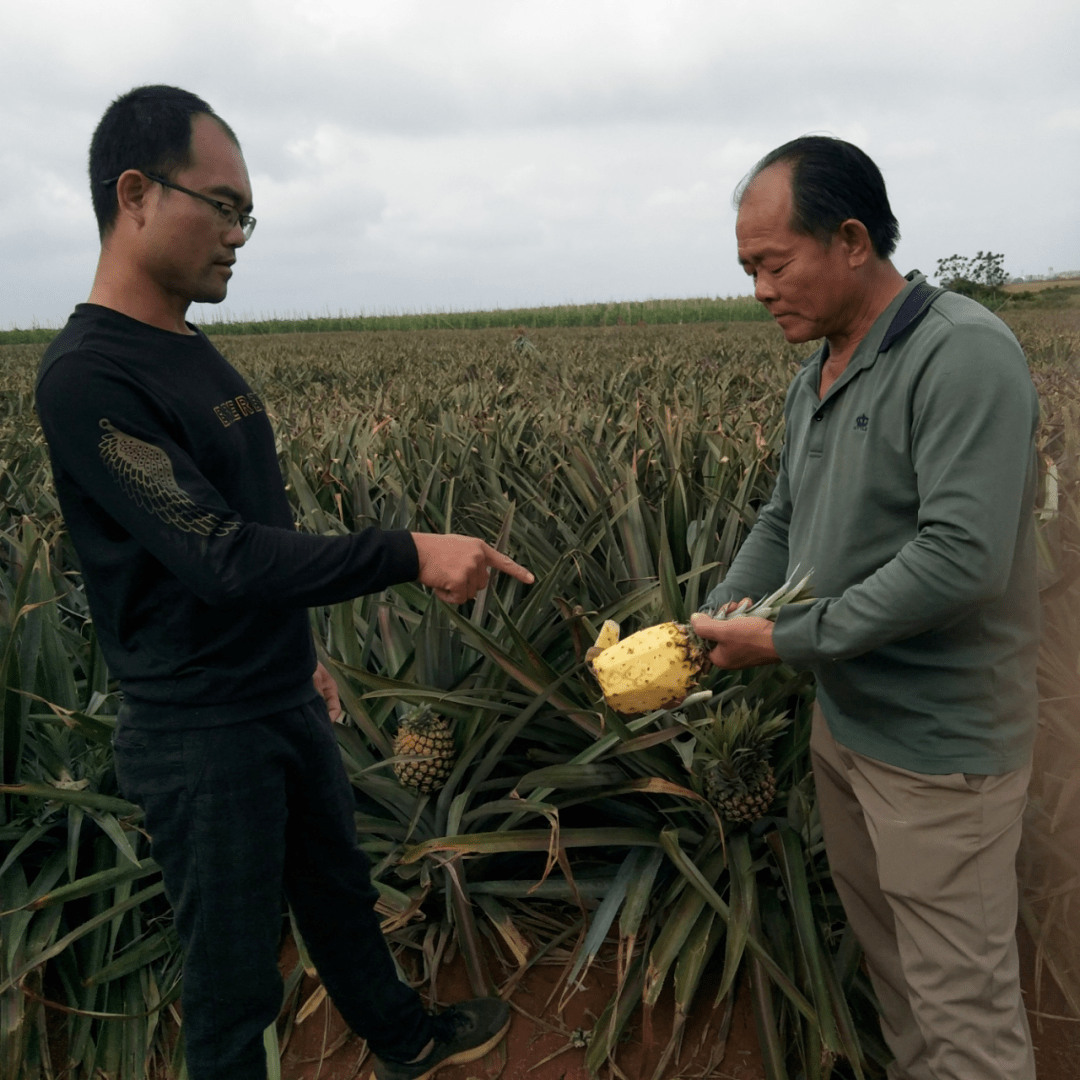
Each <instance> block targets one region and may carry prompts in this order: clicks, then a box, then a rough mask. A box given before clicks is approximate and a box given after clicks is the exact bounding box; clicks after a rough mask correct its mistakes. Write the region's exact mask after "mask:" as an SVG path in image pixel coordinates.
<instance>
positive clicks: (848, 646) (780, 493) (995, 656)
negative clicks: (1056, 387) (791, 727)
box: [707, 272, 1039, 774]
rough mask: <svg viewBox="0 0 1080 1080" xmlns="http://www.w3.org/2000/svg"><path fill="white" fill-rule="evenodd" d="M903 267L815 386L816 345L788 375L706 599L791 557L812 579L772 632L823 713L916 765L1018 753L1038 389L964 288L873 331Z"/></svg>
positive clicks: (1032, 698)
mask: <svg viewBox="0 0 1080 1080" xmlns="http://www.w3.org/2000/svg"><path fill="white" fill-rule="evenodd" d="M922 280H924V279H923V276H922V275H921V274H919V273H917V272H915V273H912V274H909V275H908V285H907V286H906V287H905V288H904V289H903V290H902V291H901V293H900V294H899V295H898V296H897V297H896V298H895V299H894V300H893V302H892V303H891V304H890V305H889V307H888V308H887V309H886V310H885V311H884V312H883V313H882V315H881V316H880V317H879V318H878V319H877V321H876V322H875V323H874V325H873V327H872V328H871V330H870V332H869V333H868V334H867V335H866V337H865V338H864V339H863V340H862V341H861V342H860V343H859V346H858V348H857V349H856V351H855V354H854V355H853V356H852V358H851V361H850V363H849V364H848V366H847V369H846V370H845V371H844V373H843V375H842V376H841V377H840V378H839V379H838V380H837V381H836V383H835V384H834V385H833V386H832V387H831V388H830V389H829V392H828V393H827V394H826V395H825V398H824V399H823V400H820V399H819V398H818V386H819V385H820V380H821V366H822V363H823V360H824V357H825V355H826V351H827V349H826V348H822V349H821V350H819V351H818V352H817V353H816V354H815V355H814V356H812V357H810V359H809V360H807V361H806V363H805V364H804V365H803V367H802V369H801V370H800V371H799V373H798V374H797V375H796V377H795V379H794V381H793V382H792V384H791V387H790V389H789V391H788V395H787V401H786V405H785V410H784V415H785V422H786V429H785V443H784V448H783V451H782V455H781V460H780V468H779V472H778V475H777V482H776V488H775V490H774V492H773V495H772V498H771V499H770V501H769V503H768V504H767V505H766V506H765V507H764V508H763V509H762V510H761V512H760V514H759V516H758V519H757V521H756V523H755V525H754V527H753V529H752V530H751V532H750V535H749V536H748V537H747V540H746V542H745V544H744V545H743V546H742V548H741V549H740V551H739V553H738V555H737V557H736V558H735V560H734V562H733V563H732V566H731V569H730V571H729V573H728V575H727V577H726V578H725V580H724V582H723V583H722V584H721V585H720V586H719V587H718V588H717V589H715V590H713V593H712V594H711V595H710V596H709V598H708V601H707V604H715V603H723V602H725V601H726V600H729V599H739V598H741V597H743V596H752V597H755V598H757V597H760V596H764V595H766V594H767V593H769V592H770V591H771V590H773V589H775V588H776V587H777V586H778V585H780V584H781V583H782V582H783V581H784V579H785V578H786V577H787V576H788V575H789V574H790V573H792V572H793V571H794V570H795V569H796V567H798V568H799V570H800V572H802V573H805V572H806V571H807V570H812V571H813V577H812V579H811V585H812V588H813V590H814V594H815V596H816V597H818V599H817V600H815V601H814V602H813V603H811V604H808V605H806V606H792V607H788V608H785V609H783V610H782V611H781V612H780V615H779V617H778V618H777V620H776V629H775V633H774V637H773V642H774V645H775V647H776V650H777V652H778V653H779V655H780V657H781V658H782V659H783V660H784V661H785V662H786V663H789V664H792V665H794V666H797V667H802V668H809V669H811V670H812V671H813V672H814V674H815V676H816V677H817V682H818V700H819V701H820V703H821V707H822V711H823V712H824V714H825V717H826V719H827V720H828V723H829V727H830V730H831V731H832V733H833V735H834V737H835V738H836V740H837V741H838V742H840V743H841V744H842V745H844V746H847V747H849V748H850V749H852V750H855V751H856V752H858V753H860V754H865V755H866V756H868V757H872V758H875V759H877V760H880V761H884V762H886V763H888V764H890V765H896V766H899V767H901V768H904V769H910V770H912V771H915V772H922V773H952V772H966V773H991V774H1000V773H1003V772H1008V771H1010V770H1012V769H1016V768H1019V767H1021V766H1022V765H1024V764H1026V763H1027V762H1028V760H1029V759H1030V754H1031V743H1032V739H1033V737H1034V731H1035V721H1036V712H1037V692H1036V682H1035V666H1036V656H1037V651H1038V639H1039V605H1038V590H1037V584H1036V552H1035V532H1034V516H1033V508H1034V496H1035V484H1036V462H1035V442H1034V436H1035V427H1036V424H1037V422H1038V414H1039V406H1038V398H1037V396H1036V393H1035V389H1034V387H1033V385H1032V382H1031V377H1030V375H1029V373H1028V367H1027V362H1026V360H1025V359H1024V354H1023V352H1022V351H1021V349H1020V346H1019V345H1018V344H1017V341H1016V338H1015V337H1013V335H1012V333H1011V331H1010V330H1009V329H1008V327H1007V326H1005V324H1004V323H1003V322H1001V320H1000V319H998V318H997V317H996V316H994V315H992V314H991V313H990V312H989V311H987V310H986V309H985V308H984V307H982V306H981V305H980V304H978V303H976V302H975V301H973V300H970V299H968V298H966V297H963V296H959V295H957V294H955V293H949V292H945V293H941V294H940V295H938V296H937V297H935V298H934V299H933V300H932V302H931V303H930V304H929V307H928V308H927V310H926V311H925V312H924V313H923V315H922V316H921V318H919V319H918V321H916V322H915V323H914V324H913V325H912V326H911V328H910V329H909V330H907V331H906V332H905V333H903V334H901V335H900V336H899V337H898V338H897V339H896V340H895V341H893V342H892V343H891V345H890V346H889V347H888V349H887V350H886V351H881V346H882V343H883V341H884V340H885V338H886V332H887V330H888V329H889V327H890V325H891V324H892V323H893V320H894V317H895V316H896V314H897V312H898V311H899V310H900V308H901V305H902V304H903V303H904V301H905V299H906V298H907V297H908V295H909V294H910V293H911V292H912V290H913V289H914V288H915V286H916V285H917V284H918V283H919V282H921V281H922Z"/></svg>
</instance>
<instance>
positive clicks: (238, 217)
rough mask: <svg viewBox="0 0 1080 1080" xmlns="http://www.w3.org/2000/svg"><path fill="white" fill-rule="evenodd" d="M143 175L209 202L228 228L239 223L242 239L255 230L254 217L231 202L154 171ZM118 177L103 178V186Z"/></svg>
mask: <svg viewBox="0 0 1080 1080" xmlns="http://www.w3.org/2000/svg"><path fill="white" fill-rule="evenodd" d="M138 171H139V172H142V169H139V170H138ZM143 176H145V177H146V179H147V180H153V181H154V183H155V184H160V185H161V186H162V187H167V188H172V189H173V190H174V191H182V192H183V193H184V194H185V195H190V196H191V197H192V198H193V199H202V201H203V202H204V203H209V204H210V205H211V206H212V207H213V208H214V209H215V210H216V211H217V212H218V213H219V214H220V215H221V216H222V218H224V219H225V221H227V222H228V223H229V228H230V229H235V228H236V226H237V225H239V226H240V229H241V230H242V232H243V234H244V239H245V240H250V239H251V234H252V233H253V232H254V231H255V219H254V218H253V217H252V216H251V215H250V214H242V213H240V211H239V210H238V209H237V208H236V207H235V206H233V205H232V204H231V203H227V202H222V201H221V200H220V199H211V198H210V196H209V195H203V194H202V193H201V192H198V191H192V190H191V188H186V187H181V186H180V185H179V184H174V183H173V182H172V181H171V180H166V179H165V177H163V176H156V175H155V174H154V173H148V172H143ZM119 179H120V177H119V176H114V177H113V178H112V179H111V180H103V181H102V184H103V185H104V186H105V187H112V185H113V184H115V183H116V181H117V180H119Z"/></svg>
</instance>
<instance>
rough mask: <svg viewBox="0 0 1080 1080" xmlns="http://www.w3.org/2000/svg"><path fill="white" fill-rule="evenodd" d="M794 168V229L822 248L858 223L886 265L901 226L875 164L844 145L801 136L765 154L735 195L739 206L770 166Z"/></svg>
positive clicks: (820, 137)
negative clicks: (851, 220) (842, 228)
mask: <svg viewBox="0 0 1080 1080" xmlns="http://www.w3.org/2000/svg"><path fill="white" fill-rule="evenodd" d="M777 164H786V165H790V166H791V199H792V219H791V227H792V229H793V230H794V231H795V232H798V233H802V234H803V235H804V236H813V237H815V238H817V239H818V240H820V241H821V243H823V244H828V243H829V241H831V240H832V238H833V237H834V236H835V235H836V230H837V229H838V228H839V227H840V224H841V223H842V222H844V221H847V220H848V218H855V219H856V220H857V221H861V222H862V223H863V224H864V225H865V226H866V231H867V232H868V233H869V234H870V242H871V243H872V244H873V245H874V251H875V253H876V254H877V256H878V257H879V258H882V259H887V258H888V257H889V256H890V255H891V254H892V253H893V252H894V251H895V250H896V242H897V240H899V239H900V225H899V222H897V220H896V216H895V215H894V214H893V212H892V207H891V206H889V196H888V194H887V193H886V191H885V178H884V177H883V176H882V175H881V170H880V169H879V168H878V167H877V165H875V164H874V162H873V161H872V160H871V159H870V158H869V157H868V156H867V155H866V154H865V153H863V151H862V150H860V149H859V148H858V147H857V146H853V145H852V144H851V143H849V142H844V140H843V139H837V138H833V137H832V136H829V135H803V136H801V137H800V138H798V139H792V140H791V142H786V143H784V145H783V146H778V147H777V148H776V149H775V150H773V151H771V152H770V153H768V154H766V155H765V156H764V157H763V158H762V159H761V160H760V161H759V162H758V163H757V164H756V165H755V166H754V168H753V169H752V170H751V171H750V173H749V174H748V175H747V176H746V177H745V178H744V179H743V181H742V182H741V183H740V184H739V186H738V187H737V188H736V189H735V206H736V207H738V205H739V203H741V202H742V197H743V195H744V194H745V192H746V189H747V188H748V187H749V186H750V185H751V184H752V183H753V182H754V180H755V179H756V177H758V176H759V175H760V174H761V173H762V172H764V171H765V170H766V169H767V168H769V166H770V165H777Z"/></svg>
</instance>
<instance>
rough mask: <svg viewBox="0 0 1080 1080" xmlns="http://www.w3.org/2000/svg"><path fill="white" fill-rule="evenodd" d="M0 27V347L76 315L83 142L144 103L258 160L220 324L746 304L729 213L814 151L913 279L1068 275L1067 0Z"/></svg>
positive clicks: (387, 7)
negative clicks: (793, 159) (8, 337)
mask: <svg viewBox="0 0 1080 1080" xmlns="http://www.w3.org/2000/svg"><path fill="white" fill-rule="evenodd" d="M0 3H3V5H4V35H5V45H7V46H8V48H7V49H6V53H5V63H4V65H3V67H2V68H0V93H2V94H3V95H4V98H3V99H4V102H5V108H4V110H3V111H2V113H0V147H2V148H3V150H2V151H0V242H2V243H3V244H4V251H5V259H4V260H2V261H0V327H2V326H6V325H10V324H11V323H13V322H15V323H27V322H29V321H30V319H32V318H35V317H36V318H37V319H39V320H51V321H55V320H57V319H59V318H62V317H63V316H64V314H65V313H66V311H67V310H68V309H69V308H70V306H71V304H72V303H73V302H75V301H76V300H78V299H80V298H81V297H82V296H84V295H85V293H86V290H87V288H88V286H89V280H90V276H91V274H92V271H93V265H94V260H95V258H96V234H95V230H94V227H93V221H92V218H91V216H90V210H89V199H88V197H87V195H86V193H85V186H84V185H85V180H84V176H85V154H86V145H87V143H88V140H89V136H90V133H91V131H92V130H93V127H94V125H95V124H96V122H97V119H98V117H99V115H100V113H101V111H102V110H103V109H104V107H105V106H106V105H107V104H108V102H109V100H110V99H111V98H113V97H115V96H116V95H117V94H118V93H122V92H123V91H125V90H127V89H128V88H130V87H131V86H133V85H137V84H139V83H144V82H162V81H163V82H170V83H175V84H177V85H182V86H186V87H189V88H190V89H193V90H195V91H196V92H198V93H200V94H202V95H203V96H204V97H206V99H207V100H208V101H209V102H210V103H211V104H212V105H213V106H214V107H215V108H217V109H218V110H220V112H221V113H222V115H223V116H225V117H226V119H228V120H229V122H230V123H231V124H232V125H233V127H234V128H235V129H236V130H237V132H238V133H239V135H240V138H241V142H242V144H243V146H244V152H245V156H246V157H247V160H248V164H249V167H250V169H251V173H252V179H253V183H254V188H255V201H256V215H257V217H258V218H259V226H258V230H257V231H256V234H255V236H254V238H253V240H252V242H251V245H250V246H249V247H248V248H247V249H246V250H244V251H242V252H241V256H240V262H239V264H238V267H237V271H238V272H237V275H236V277H235V278H234V279H233V282H232V283H231V285H230V298H229V300H228V302H227V304H226V307H225V310H233V311H236V312H248V313H250V312H269V311H273V310H278V311H290V312H298V311H315V312H318V311H324V310H331V311H336V310H338V309H339V308H342V309H345V310H357V309H359V308H360V307H362V306H367V307H371V306H382V307H391V308H431V307H437V306H440V305H441V306H446V305H453V306H479V305H486V304H503V305H509V304H519V303H542V302H549V301H566V300H582V301H584V300H589V299H594V298H600V299H606V298H610V297H623V298H629V297H644V296H656V295H679V294H686V295H690V294H693V295H707V294H708V295H715V294H718V293H719V294H726V293H734V292H742V291H745V281H744V279H743V276H742V274H741V272H740V271H739V268H738V267H737V265H736V262H735V258H734V246H733V243H732V239H731V235H732V226H733V223H734V212H733V211H732V209H731V206H730V197H731V192H732V190H733V189H734V187H735V185H736V184H737V183H738V181H739V179H740V178H741V177H742V176H743V175H744V174H745V173H746V172H747V170H748V169H749V168H750V167H751V166H752V165H753V164H754V162H755V161H757V160H758V158H760V157H761V156H762V154H764V153H765V152H767V151H768V150H769V149H771V148H772V147H774V146H776V145H778V144H779V143H781V142H784V141H786V140H787V139H790V138H792V137H794V136H796V135H799V134H803V133H807V132H821V131H824V132H829V133H832V134H836V135H839V136H840V137H842V138H847V139H850V140H852V141H854V142H856V143H858V144H859V145H860V146H862V147H863V148H864V149H866V150H867V152H868V153H870V154H871V156H873V157H874V158H875V159H876V160H877V161H878V162H879V164H880V165H881V166H882V168H883V170H884V172H885V175H886V180H887V182H888V186H889V192H890V196H891V198H892V200H893V203H894V208H895V209H896V211H897V214H898V216H899V218H900V222H901V228H902V231H903V235H904V240H903V242H902V245H901V248H900V251H899V253H898V262H899V263H900V264H901V268H902V269H907V268H909V267H910V266H913V265H920V266H921V267H922V268H923V269H932V268H933V265H934V262H935V261H936V259H937V258H939V257H941V255H943V254H949V253H951V252H952V251H961V252H963V251H966V250H968V249H970V250H971V251H972V252H974V251H975V250H976V249H979V248H981V249H983V250H986V249H987V248H990V249H992V250H995V251H1004V252H1005V254H1006V266H1007V267H1008V268H1010V269H1013V268H1016V269H1018V268H1019V267H1020V266H1022V265H1026V266H1045V265H1058V264H1061V265H1065V264H1068V263H1075V262H1076V261H1077V260H1076V255H1075V248H1076V245H1075V237H1076V236H1077V235H1080V222H1078V217H1080V194H1078V191H1077V187H1076V184H1075V180H1074V179H1073V178H1074V177H1075V175H1076V173H1077V171H1078V166H1080V145H1078V141H1077V140H1076V139H1075V138H1073V137H1071V136H1073V135H1074V134H1075V132H1076V131H1077V130H1080V114H1078V113H1077V111H1076V109H1075V107H1073V106H1072V105H1071V104H1068V103H1069V102H1072V101H1075V100H1077V99H1078V98H1080V67H1078V65H1077V64H1076V63H1075V58H1074V56H1073V55H1072V52H1073V51H1072V50H1071V49H1068V48H1065V47H1064V46H1063V43H1066V42H1073V41H1076V40H1078V39H1080V9H1077V7H1076V5H1075V3H1074V2H1072V0H1068V2H1066V0H1033V2H1030V3H1028V4H1026V5H1023V6H1021V5H1017V4H1015V3H1014V2H1012V0H979V2H978V3H975V2H968V0H935V2H933V3H931V2H929V0H909V2H907V3H905V4H903V5H898V4H877V5H870V4H868V3H866V2H864V0H819V2H818V3H815V4H809V3H805V2H799V0H778V2H776V3H774V4H773V5H771V6H769V7H768V8H767V9H764V8H762V6H761V5H760V3H755V2H750V0H725V3H723V4H718V3H716V2H715V0H669V2H667V3H665V4H662V5H661V4H657V3H654V2H646V0H590V3H588V4H581V3H580V0H575V2H571V0H547V2H546V3H545V4H543V5H527V4H524V3H507V2H506V0H453V2H450V3H448V2H446V0H303V2H300V0H259V2H256V0H232V2H230V3H229V4H227V5H223V4H221V3H220V2H217V0H214V2H211V0H189V2H188V3H185V4H184V5H179V4H173V3H163V4H157V5H144V6H142V7H140V8H139V9H138V18H137V19H133V18H132V17H131V11H132V9H131V8H130V6H129V5H128V4H126V3H122V2H121V0H98V3H96V4H95V5H92V6H91V5H87V4H85V3H82V2H77V0H66V2H61V0H38V3H36V4H35V5H28V4H15V3H14V2H12V0H0ZM12 44H13V45H14V47H12ZM1033 175H1035V176H1038V177H1039V188H1040V197H1039V198H1038V199H1031V198H1030V196H1029V194H1028V193H1029V192H1030V186H1031V185H1030V178H1031V177H1032V176H1033Z"/></svg>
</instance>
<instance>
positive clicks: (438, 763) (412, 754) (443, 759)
mask: <svg viewBox="0 0 1080 1080" xmlns="http://www.w3.org/2000/svg"><path fill="white" fill-rule="evenodd" d="M394 756H395V757H401V758H404V759H405V760H404V761H396V762H394V775H395V776H396V777H397V778H398V783H400V784H401V785H402V787H410V788H414V789H415V790H416V791H418V792H420V793H421V794H427V793H428V792H432V791H438V790H439V788H441V787H442V786H443V785H444V784H445V783H446V781H447V780H448V779H449V777H450V772H451V770H452V769H453V768H454V757H455V755H454V731H453V727H452V725H451V723H450V721H449V720H447V719H446V717H445V716H439V714H438V713H435V712H432V710H431V707H430V706H429V705H423V706H421V707H420V708H419V709H416V710H414V711H413V712H411V713H409V714H408V716H406V717H404V718H403V719H402V720H401V721H400V723H399V724H398V731H397V735H396V736H395V737H394Z"/></svg>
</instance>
